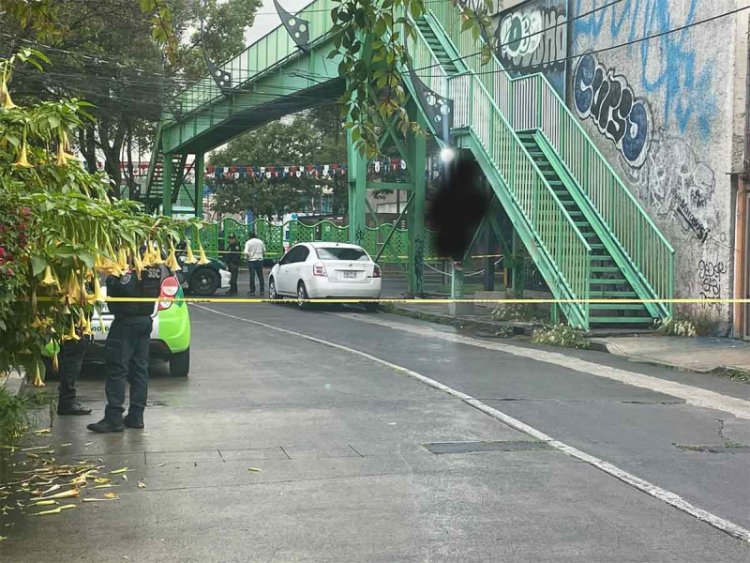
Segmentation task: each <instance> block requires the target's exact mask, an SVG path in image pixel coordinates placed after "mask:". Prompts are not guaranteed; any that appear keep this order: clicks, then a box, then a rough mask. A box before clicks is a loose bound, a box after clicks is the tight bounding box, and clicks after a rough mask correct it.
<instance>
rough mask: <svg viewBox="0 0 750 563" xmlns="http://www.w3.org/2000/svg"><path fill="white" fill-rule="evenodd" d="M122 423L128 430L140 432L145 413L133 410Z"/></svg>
mask: <svg viewBox="0 0 750 563" xmlns="http://www.w3.org/2000/svg"><path fill="white" fill-rule="evenodd" d="M122 423H123V424H124V425H125V426H127V427H128V428H136V429H138V430H140V429H141V428H143V411H142V410H136V409H134V408H131V409H130V410H129V411H128V414H127V415H126V416H125V418H124V419H123V420H122Z"/></svg>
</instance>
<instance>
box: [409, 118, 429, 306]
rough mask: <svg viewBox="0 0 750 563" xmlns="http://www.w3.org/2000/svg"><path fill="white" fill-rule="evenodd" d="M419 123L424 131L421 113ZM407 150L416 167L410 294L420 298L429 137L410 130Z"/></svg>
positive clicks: (413, 180) (424, 243) (425, 243)
mask: <svg viewBox="0 0 750 563" xmlns="http://www.w3.org/2000/svg"><path fill="white" fill-rule="evenodd" d="M418 115H419V118H418V122H419V125H420V126H421V127H422V129H423V130H425V131H426V130H427V124H426V123H425V121H424V118H423V117H422V114H421V113H419V114H418ZM407 145H408V151H409V153H410V155H409V156H410V158H409V160H411V162H413V163H414V169H413V170H411V172H410V173H409V177H410V178H411V181H412V189H413V191H412V194H413V195H412V197H411V207H410V208H409V211H408V212H407V214H406V225H407V230H408V234H409V251H408V255H409V256H408V258H407V259H408V261H409V270H408V272H409V296H410V297H419V296H421V295H422V294H423V293H424V285H423V283H422V280H423V277H422V273H423V271H424V253H425V247H426V246H427V233H426V231H425V224H424V214H425V183H426V178H425V167H426V165H427V164H426V163H427V138H426V137H425V136H424V135H420V134H416V133H409V137H408V139H407Z"/></svg>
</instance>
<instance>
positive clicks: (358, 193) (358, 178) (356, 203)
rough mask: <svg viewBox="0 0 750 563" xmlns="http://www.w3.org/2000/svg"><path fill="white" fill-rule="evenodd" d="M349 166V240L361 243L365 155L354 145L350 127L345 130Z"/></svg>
mask: <svg viewBox="0 0 750 563" xmlns="http://www.w3.org/2000/svg"><path fill="white" fill-rule="evenodd" d="M346 139H347V152H348V157H349V158H348V160H349V162H348V168H349V241H350V242H352V243H354V244H362V238H363V236H364V232H365V231H364V229H365V226H366V225H365V210H366V208H367V205H366V203H367V157H365V156H364V155H362V154H361V153H360V152H359V150H357V148H356V147H355V146H354V140H353V139H352V132H351V129H348V130H347V132H346Z"/></svg>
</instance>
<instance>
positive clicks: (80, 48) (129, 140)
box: [0, 0, 261, 195]
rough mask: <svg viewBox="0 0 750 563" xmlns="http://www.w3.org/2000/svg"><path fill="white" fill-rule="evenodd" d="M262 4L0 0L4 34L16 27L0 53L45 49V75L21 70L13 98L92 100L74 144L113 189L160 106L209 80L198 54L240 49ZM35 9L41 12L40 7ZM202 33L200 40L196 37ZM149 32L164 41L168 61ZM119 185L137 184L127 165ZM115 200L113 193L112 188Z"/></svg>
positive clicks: (149, 137) (149, 138)
mask: <svg viewBox="0 0 750 563" xmlns="http://www.w3.org/2000/svg"><path fill="white" fill-rule="evenodd" d="M260 4H261V2H260V0H227V1H224V2H220V1H218V0H205V1H203V2H200V3H195V2H193V0H159V1H155V0H142V1H140V2H131V1H128V2H123V1H122V0H99V1H97V2H87V1H82V0H73V1H71V2H54V1H52V0H40V2H38V3H37V2H35V3H24V2H15V1H14V0H0V12H2V8H6V9H8V12H7V15H6V16H5V17H6V19H10V22H9V23H10V25H9V26H8V29H9V30H14V33H12V34H11V39H10V41H8V42H7V43H6V42H5V41H3V44H7V45H8V49H9V50H8V51H7V52H5V53H3V52H2V48H0V56H3V55H5V56H10V55H11V54H12V53H14V52H15V51H16V50H17V49H18V48H19V47H20V46H23V45H28V44H29V43H32V44H38V43H45V44H46V45H48V46H49V48H46V49H45V50H46V53H47V55H48V58H49V59H50V62H51V68H50V69H49V71H48V72H46V73H44V74H39V73H36V72H31V71H30V70H25V69H19V71H18V73H17V79H16V81H15V82H14V95H15V96H16V98H17V99H19V100H29V101H33V100H37V99H57V98H59V97H78V98H85V99H87V100H88V101H90V102H91V103H93V104H94V106H95V107H93V108H91V110H90V111H91V113H92V114H93V115H94V116H95V117H96V118H97V119H96V121H92V122H90V123H88V124H86V127H84V128H82V129H81V130H80V131H79V136H78V139H76V140H77V142H78V145H79V147H80V150H81V153H82V155H83V156H84V158H85V159H86V163H87V166H88V169H89V171H90V172H94V171H95V170H96V161H97V154H101V155H103V156H104V164H105V171H106V172H107V174H108V175H109V176H110V178H112V179H113V180H114V184H115V187H116V188H118V187H119V186H120V185H121V184H122V182H123V171H122V170H121V168H120V161H121V159H122V155H123V153H125V154H126V160H127V161H128V162H129V163H130V162H132V161H133V150H134V146H135V145H138V146H140V147H149V150H150V145H151V144H152V142H153V134H154V131H155V128H156V123H157V122H158V121H159V119H160V117H161V110H162V103H163V101H164V100H166V99H168V98H169V97H171V96H173V95H174V94H175V93H176V91H177V90H179V89H181V88H182V86H183V85H185V84H186V83H187V82H190V81H193V80H196V79H197V78H199V77H200V76H203V75H205V74H206V72H207V71H206V65H205V61H204V60H203V55H202V53H203V50H202V49H203V48H205V50H206V52H207V54H208V56H209V57H211V58H212V59H213V60H216V61H222V60H224V59H227V58H229V57H230V56H231V55H233V54H234V53H235V52H237V51H239V50H241V48H242V46H243V35H244V30H245V29H246V28H247V26H249V25H251V24H252V20H253V14H254V13H255V11H256V10H257V8H258V6H260ZM39 6H46V8H47V10H37V9H36V8H37V7H39ZM195 6H199V7H200V12H198V13H196V11H195V9H194V8H195ZM142 10H144V11H145V12H146V13H148V14H150V15H149V17H144V16H143V12H142ZM201 20H202V21H203V25H202V26H201V23H200V21H201ZM49 22H54V25H52V26H50V25H47V23H49ZM14 24H15V25H14ZM201 27H203V30H204V33H203V34H202V35H200V34H199V32H198V31H196V30H197V29H200V28H201ZM155 36H157V37H159V38H160V39H162V40H164V41H166V44H167V47H168V49H167V54H168V56H167V57H164V56H163V54H164V52H163V51H164V49H163V44H162V43H160V42H159V41H157V40H155V38H154V37H155ZM136 158H137V156H136ZM125 179H126V181H127V182H128V183H130V184H132V183H133V182H134V177H133V173H132V167H129V168H128V169H126V174H125ZM114 195H119V193H118V192H117V191H116V190H115V193H114Z"/></svg>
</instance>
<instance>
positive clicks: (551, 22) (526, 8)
mask: <svg viewBox="0 0 750 563" xmlns="http://www.w3.org/2000/svg"><path fill="white" fill-rule="evenodd" d="M495 20H496V26H497V27H496V31H495V43H496V49H497V50H496V53H497V56H498V58H499V59H500V62H502V64H503V66H504V67H505V68H506V69H507V70H508V71H509V72H510V73H511V74H512V75H513V76H523V75H526V74H534V73H537V72H541V73H543V74H544V75H545V76H546V77H547V79H548V80H549V81H550V83H551V84H552V86H553V87H554V88H555V90H557V92H558V93H559V94H560V96H562V97H563V99H564V97H565V68H566V62H565V60H566V57H567V54H568V8H567V2H566V1H565V0H534V1H532V2H527V3H525V4H522V5H521V6H518V7H516V8H513V9H511V10H507V11H505V12H501V13H499V14H497V16H496V17H495Z"/></svg>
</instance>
